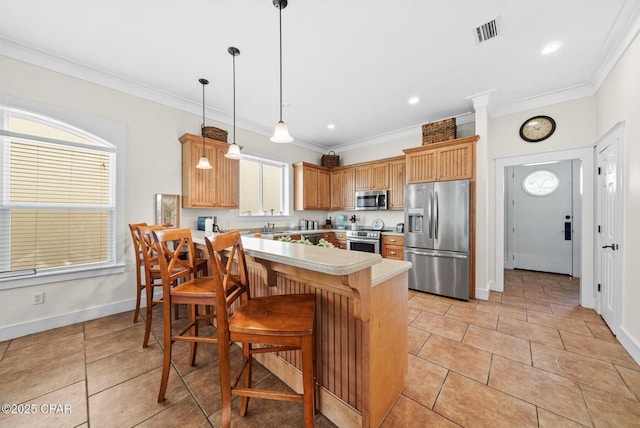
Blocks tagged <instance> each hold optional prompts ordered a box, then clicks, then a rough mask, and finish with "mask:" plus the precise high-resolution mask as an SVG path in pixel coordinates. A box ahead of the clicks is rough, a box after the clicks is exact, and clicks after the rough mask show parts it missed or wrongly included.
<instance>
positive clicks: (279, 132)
mask: <svg viewBox="0 0 640 428" xmlns="http://www.w3.org/2000/svg"><path fill="white" fill-rule="evenodd" d="M273 5H274V6H275V7H276V8H277V9H278V14H279V17H280V121H279V122H278V123H277V124H276V127H275V129H274V130H273V137H271V142H273V143H290V142H292V141H293V138H292V137H291V135H289V128H288V127H287V124H286V123H284V122H283V120H282V9H284V8H285V7H287V0H273Z"/></svg>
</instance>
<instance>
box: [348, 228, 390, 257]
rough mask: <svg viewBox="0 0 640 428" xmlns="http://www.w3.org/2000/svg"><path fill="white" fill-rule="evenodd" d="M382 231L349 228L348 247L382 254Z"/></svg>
mask: <svg viewBox="0 0 640 428" xmlns="http://www.w3.org/2000/svg"><path fill="white" fill-rule="evenodd" d="M381 240H382V232H381V231H379V230H366V229H365V230H347V249H348V250H355V251H364V252H366V253H375V254H380V243H381Z"/></svg>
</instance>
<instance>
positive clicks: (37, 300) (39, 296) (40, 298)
mask: <svg viewBox="0 0 640 428" xmlns="http://www.w3.org/2000/svg"><path fill="white" fill-rule="evenodd" d="M43 303H44V291H39V292H37V293H33V296H32V297H31V304H33V305H41V304H43Z"/></svg>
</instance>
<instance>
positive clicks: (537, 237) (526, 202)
mask: <svg viewBox="0 0 640 428" xmlns="http://www.w3.org/2000/svg"><path fill="white" fill-rule="evenodd" d="M511 178H512V180H513V182H512V185H513V200H512V204H513V212H514V225H513V241H514V242H513V247H514V253H513V266H514V267H515V268H517V269H527V270H535V271H542V272H553V273H560V274H569V275H571V274H573V263H572V260H573V252H572V251H573V245H572V239H573V221H572V220H573V202H572V199H573V198H572V187H573V186H572V163H571V161H561V162H554V163H546V164H538V165H521V166H516V167H514V168H513V174H512V177H511Z"/></svg>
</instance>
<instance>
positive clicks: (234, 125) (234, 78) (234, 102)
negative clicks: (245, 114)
mask: <svg viewBox="0 0 640 428" xmlns="http://www.w3.org/2000/svg"><path fill="white" fill-rule="evenodd" d="M232 55H233V144H235V143H236V55H235V54H232Z"/></svg>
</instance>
